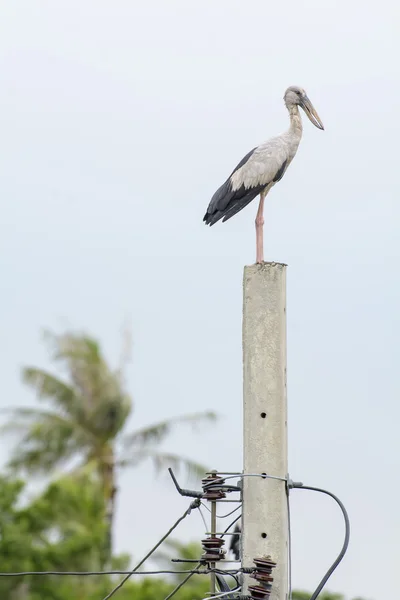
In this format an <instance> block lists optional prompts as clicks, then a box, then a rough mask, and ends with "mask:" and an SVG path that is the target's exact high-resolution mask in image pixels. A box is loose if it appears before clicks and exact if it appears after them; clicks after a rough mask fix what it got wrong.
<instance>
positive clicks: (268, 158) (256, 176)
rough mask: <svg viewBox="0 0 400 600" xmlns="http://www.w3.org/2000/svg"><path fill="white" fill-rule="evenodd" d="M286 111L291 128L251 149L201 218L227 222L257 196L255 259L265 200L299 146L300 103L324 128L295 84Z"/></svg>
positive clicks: (260, 250)
mask: <svg viewBox="0 0 400 600" xmlns="http://www.w3.org/2000/svg"><path fill="white" fill-rule="evenodd" d="M284 101H285V105H286V108H287V109H288V111H289V117H290V127H289V129H288V130H287V131H285V133H282V135H279V136H277V137H274V138H271V139H270V140H268V141H267V142H264V143H263V144H260V146H257V147H256V148H253V150H251V151H250V152H249V153H248V154H246V156H245V157H244V158H242V160H241V161H240V163H239V164H238V165H237V167H236V168H235V169H234V171H233V172H232V173H231V175H230V176H229V177H228V179H227V180H226V181H225V183H224V184H223V185H221V187H220V188H219V189H218V190H217V191H216V192H215V194H214V196H213V197H212V198H211V202H210V204H209V205H208V208H207V212H206V214H205V215H204V218H203V221H205V223H206V225H210V226H211V225H214V223H216V222H217V221H219V220H220V219H222V220H223V222H224V221H227V220H228V219H230V218H231V217H233V215H236V213H238V212H239V211H240V210H242V208H244V207H245V206H247V204H249V203H250V202H251V201H252V200H254V198H255V197H256V196H258V195H260V204H259V206H258V211H257V216H256V262H257V263H262V262H264V249H263V226H264V200H265V196H266V195H267V194H268V192H269V190H270V189H271V188H272V186H274V185H275V183H276V182H277V181H279V180H280V179H282V177H283V175H284V174H285V172H286V169H287V168H288V166H289V165H290V163H291V162H292V160H293V158H294V156H295V154H296V152H297V148H298V147H299V144H300V140H301V135H302V132H303V125H302V122H301V116H300V113H299V108H298V107H299V106H301V108H302V109H303V110H304V112H305V113H306V115H307V117H308V118H309V119H310V121H311V123H312V124H313V125H315V127H318V129H324V126H323V124H322V121H321V119H320V118H319V116H318V113H317V111H316V110H315V108H314V107H313V105H312V104H311V101H310V99H309V98H308V97H307V94H306V92H305V91H304V90H303V89H302V88H300V87H297V86H292V87H289V88H288V89H287V90H286V92H285V96H284Z"/></svg>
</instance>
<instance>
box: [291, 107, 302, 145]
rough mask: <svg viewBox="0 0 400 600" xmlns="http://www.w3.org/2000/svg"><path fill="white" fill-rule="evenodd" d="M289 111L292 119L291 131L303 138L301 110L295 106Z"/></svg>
mask: <svg viewBox="0 0 400 600" xmlns="http://www.w3.org/2000/svg"><path fill="white" fill-rule="evenodd" d="M288 111H289V117H290V131H292V132H293V133H296V134H297V135H300V137H301V134H302V133H303V123H302V121H301V116H300V112H299V108H298V106H296V104H294V105H293V106H290V107H289V108H288Z"/></svg>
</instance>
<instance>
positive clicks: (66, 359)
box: [6, 332, 215, 562]
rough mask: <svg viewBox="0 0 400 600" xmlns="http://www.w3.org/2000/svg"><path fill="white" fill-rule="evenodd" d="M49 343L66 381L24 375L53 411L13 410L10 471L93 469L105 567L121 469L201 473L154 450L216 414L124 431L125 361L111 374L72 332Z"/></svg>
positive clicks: (128, 407)
mask: <svg viewBox="0 0 400 600" xmlns="http://www.w3.org/2000/svg"><path fill="white" fill-rule="evenodd" d="M46 338H47V340H48V341H50V342H51V350H52V352H51V357H52V359H53V360H54V361H55V362H57V363H60V364H61V366H62V367H63V368H64V375H63V376H61V377H60V376H58V375H53V374H52V373H50V372H48V371H45V370H42V369H38V368H36V367H25V368H24V369H23V371H22V376H23V381H24V382H25V383H26V384H27V385H28V386H30V387H31V388H33V389H34V390H35V391H36V393H37V395H38V398H39V399H41V400H44V401H45V402H46V403H47V405H48V408H46V409H38V408H24V407H22V408H21V407H18V408H13V409H10V411H11V413H12V419H11V420H10V422H9V423H8V424H7V425H6V428H7V429H8V430H12V431H15V430H17V431H18V432H19V433H20V435H21V438H20V440H19V443H18V445H17V447H16V448H15V450H14V452H13V455H12V458H11V461H10V463H9V466H10V467H11V468H13V469H15V470H21V469H25V470H26V471H28V472H29V473H30V474H32V473H38V474H46V475H48V474H49V473H51V472H52V471H53V470H54V469H56V468H60V467H62V466H67V467H69V468H70V469H71V468H74V469H77V468H78V469H79V468H82V467H85V468H86V469H87V468H91V469H93V470H94V471H95V472H96V474H97V476H98V478H99V481H100V483H101V486H102V491H103V498H104V506H105V511H106V519H107V524H108V542H107V548H106V551H105V562H108V561H109V559H110V556H111V550H112V530H113V520H114V512H115V494H116V491H117V485H116V473H117V469H118V468H119V467H121V468H122V467H128V466H137V465H138V464H140V463H141V462H143V461H145V460H149V459H150V460H152V461H153V463H154V466H155V468H156V469H157V470H160V469H161V468H163V467H165V466H166V465H168V466H172V467H174V468H179V467H184V468H187V469H189V471H190V472H191V473H196V474H197V473H202V474H204V471H205V468H204V467H203V466H202V465H199V464H197V463H195V462H193V461H191V460H189V459H186V458H183V457H181V456H178V455H174V454H167V453H164V452H161V451H160V450H158V448H157V446H158V445H159V444H160V443H161V442H162V441H164V439H165V438H166V437H167V436H168V435H169V434H170V433H171V431H172V429H173V428H174V427H175V426H177V425H179V424H182V423H184V424H192V425H196V424H199V423H200V422H202V421H207V420H211V419H214V418H215V415H214V413H212V412H203V413H198V414H192V415H185V416H180V417H177V418H173V419H167V420H165V421H162V422H160V423H156V424H154V425H150V426H146V427H143V428H140V429H136V430H134V431H131V432H127V431H126V424H127V419H128V417H129V416H130V415H131V414H132V411H133V403H132V400H131V398H130V396H129V395H128V393H127V391H126V388H125V382H124V366H125V363H126V356H125V359H124V360H123V361H122V362H121V365H120V366H119V368H117V369H112V368H111V367H110V366H109V365H108V364H107V362H106V360H105V358H104V356H103V354H102V351H101V348H100V346H99V344H98V342H97V341H96V340H95V339H93V338H92V337H89V336H87V335H85V334H77V333H68V332H67V333H65V334H61V335H55V334H51V333H47V334H46Z"/></svg>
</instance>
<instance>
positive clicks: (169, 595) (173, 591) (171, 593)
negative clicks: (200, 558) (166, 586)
mask: <svg viewBox="0 0 400 600" xmlns="http://www.w3.org/2000/svg"><path fill="white" fill-rule="evenodd" d="M200 565H201V562H199V564H198V565H197V567H196V569H198V568H199V567H200ZM194 574H195V571H193V573H189V575H188V576H187V577H185V579H183V580H182V581H181V582H180V583H178V585H177V586H176V587H175V588H174V589H173V590H172V592H170V593H169V594H168V596H167V597H166V598H165V600H170V599H171V598H172V597H173V596H175V594H176V592H177V591H178V590H180V589H181V587H182V586H183V585H185V583H186V582H187V581H189V579H190V578H191V577H192V576H193V575H194Z"/></svg>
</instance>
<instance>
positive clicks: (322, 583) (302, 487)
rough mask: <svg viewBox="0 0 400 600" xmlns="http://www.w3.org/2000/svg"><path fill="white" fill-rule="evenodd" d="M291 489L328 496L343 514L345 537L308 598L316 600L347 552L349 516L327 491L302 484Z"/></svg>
mask: <svg viewBox="0 0 400 600" xmlns="http://www.w3.org/2000/svg"><path fill="white" fill-rule="evenodd" d="M292 487H293V488H295V489H298V490H309V491H311V492H320V493H321V494H326V495H327V496H330V497H331V498H333V499H334V500H335V502H337V504H338V505H339V506H340V509H341V511H342V513H343V517H344V522H345V527H346V532H345V536H344V543H343V546H342V549H341V551H340V552H339V554H338V557H337V558H336V560H335V562H334V563H333V564H332V566H331V567H330V568H329V569H328V571H327V572H326V573H325V575H324V576H323V578H322V579H321V581H320V583H319V584H318V587H317V589H316V590H315V592H314V593H313V595H312V596H311V598H310V600H316V598H318V596H319V594H320V593H321V591H322V589H323V588H324V586H325V584H326V582H327V581H328V579H329V577H330V576H331V575H332V573H333V572H334V571H335V569H336V567H337V566H338V565H339V563H340V562H341V560H342V558H343V557H344V555H345V554H346V552H347V548H348V547H349V541H350V519H349V515H348V514H347V510H346V509H345V507H344V504H343V502H341V500H339V498H338V497H337V496H335V494H332V493H331V492H328V491H327V490H324V489H322V488H317V487H311V486H309V485H303V484H296V483H293V485H292Z"/></svg>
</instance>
